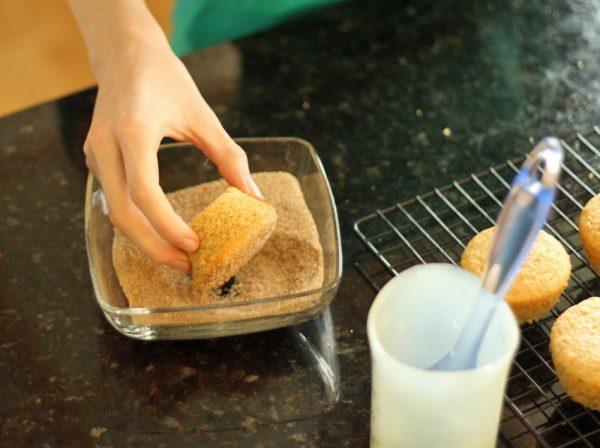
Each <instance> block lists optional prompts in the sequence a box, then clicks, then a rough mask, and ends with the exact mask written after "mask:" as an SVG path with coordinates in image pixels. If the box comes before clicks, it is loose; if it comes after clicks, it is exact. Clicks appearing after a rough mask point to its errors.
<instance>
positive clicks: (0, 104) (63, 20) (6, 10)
mask: <svg viewBox="0 0 600 448" xmlns="http://www.w3.org/2000/svg"><path fill="white" fill-rule="evenodd" d="M146 3H147V4H148V6H149V7H150V9H151V10H152V12H153V13H154V15H155V17H156V18H157V20H158V21H159V23H160V24H161V25H162V26H163V29H164V30H165V32H166V33H167V34H168V33H169V31H170V26H169V17H170V10H171V6H172V3H173V0H146ZM94 83H95V81H94V77H93V75H92V72H91V70H90V66H89V63H88V60H87V53H86V49H85V46H84V44H83V40H82V38H81V34H80V33H79V29H78V28H77V24H76V23H75V20H74V18H73V15H72V14H71V11H70V9H69V7H68V4H67V1H66V0H0V116H4V115H8V114H10V113H12V112H16V111H18V110H22V109H26V108H28V107H31V106H34V105H36V104H40V103H43V102H45V101H49V100H52V99H54V98H58V97H61V96H64V95H67V94H70V93H73V92H76V91H78V90H81V89H84V88H87V87H90V86H92V85H93V84H94Z"/></svg>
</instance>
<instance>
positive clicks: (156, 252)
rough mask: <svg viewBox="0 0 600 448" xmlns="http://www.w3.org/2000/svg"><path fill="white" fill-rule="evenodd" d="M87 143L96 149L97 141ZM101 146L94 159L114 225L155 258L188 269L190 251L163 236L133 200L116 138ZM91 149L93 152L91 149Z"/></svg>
mask: <svg viewBox="0 0 600 448" xmlns="http://www.w3.org/2000/svg"><path fill="white" fill-rule="evenodd" d="M86 146H87V147H88V148H94V145H93V144H89V143H87V142H86ZM101 148H102V149H101V151H96V153H95V155H94V157H93V158H91V160H94V165H95V173H96V176H97V177H98V179H99V180H100V183H101V184H102V188H103V190H104V194H105V195H106V200H107V203H108V209H109V216H110V219H111V221H112V223H113V225H114V226H115V227H117V228H118V229H119V230H120V231H122V232H123V233H124V234H125V235H126V236H127V237H128V238H129V239H130V240H131V241H132V242H133V243H134V244H135V245H137V246H138V247H139V248H140V249H141V250H142V251H143V252H145V253H146V254H147V255H148V256H149V257H150V258H151V259H153V260H154V261H156V262H158V263H162V264H167V265H169V266H171V267H172V268H174V269H177V270H179V271H182V272H188V271H189V270H190V262H189V259H188V257H187V254H186V253H185V252H183V251H182V250H180V249H178V248H176V247H174V246H173V245H171V244H169V242H167V241H166V240H165V239H164V238H162V237H161V236H160V235H159V233H158V232H157V231H156V230H155V228H154V227H153V226H152V225H151V224H150V222H149V221H148V219H147V218H146V217H145V216H144V214H143V213H142V211H141V210H140V209H139V208H138V207H137V206H136V204H135V203H134V202H133V201H132V199H131V197H130V195H129V189H128V186H127V178H126V174H125V166H124V163H123V159H122V157H121V152H120V151H119V148H118V145H117V143H116V140H115V141H113V140H112V139H105V140H104V141H103V142H101ZM88 151H90V152H93V151H92V150H91V149H88Z"/></svg>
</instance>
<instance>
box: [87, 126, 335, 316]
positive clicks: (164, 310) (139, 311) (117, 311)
mask: <svg viewBox="0 0 600 448" xmlns="http://www.w3.org/2000/svg"><path fill="white" fill-rule="evenodd" d="M233 140H234V141H235V142H236V143H238V144H240V146H243V143H244V142H265V141H267V142H268V141H281V140H284V141H295V142H298V143H300V144H301V145H302V146H304V147H305V148H306V149H307V150H308V153H309V154H310V156H311V159H312V160H313V162H314V164H315V166H316V167H317V170H318V172H319V173H320V174H321V177H322V179H323V181H324V183H325V187H326V190H327V198H328V200H329V201H328V202H329V204H328V206H329V210H330V212H331V216H332V218H333V222H334V226H333V231H334V240H335V246H336V249H335V251H336V254H337V257H336V266H335V270H336V272H335V278H334V279H333V281H331V282H330V283H328V284H327V285H324V286H321V287H320V288H315V289H311V290H306V291H301V292H296V293H293V294H286V295H283V296H270V297H262V298H259V299H253V300H246V301H237V302H229V303H226V304H220V303H214V304H205V305H188V306H179V307H137V308H129V307H127V308H121V307H116V306H113V305H110V304H108V303H106V302H105V301H104V300H103V298H102V297H103V295H102V294H101V293H100V288H99V285H98V280H97V278H96V275H95V272H94V271H95V264H94V263H93V257H92V250H91V249H92V247H93V246H92V238H91V230H90V222H91V211H92V205H91V204H92V188H93V186H94V181H97V179H96V177H95V176H94V175H93V173H92V172H91V171H90V172H88V177H87V181H86V192H85V206H84V207H85V210H84V232H85V245H86V252H87V258H88V266H89V270H90V277H91V279H92V285H93V288H94V295H95V296H96V301H97V302H98V304H99V305H100V307H101V308H102V309H103V310H104V311H106V312H109V313H111V314H113V315H148V314H170V313H181V312H191V311H205V310H215V309H218V310H223V309H235V308H240V307H245V306H251V305H259V304H263V303H270V302H275V301H277V302H281V301H287V300H294V299H298V298H301V297H308V296H312V295H315V294H321V293H326V292H328V291H332V290H335V289H336V288H337V287H338V286H339V284H340V283H341V279H342V269H343V260H342V245H341V239H340V224H339V218H338V213H337V207H336V205H335V199H334V197H333V192H332V190H331V185H330V183H329V179H328V178H327V174H326V172H325V169H324V167H323V164H322V162H321V159H320V158H319V156H318V154H317V152H316V150H315V149H314V147H313V145H312V144H311V143H310V142H309V141H307V140H305V139H302V138H299V137H237V138H234V139H233ZM186 146H189V147H192V148H195V146H194V145H193V144H191V143H189V142H168V143H162V144H161V145H159V148H158V150H159V151H164V150H169V149H174V148H181V147H186ZM196 149H197V148H196ZM197 150H198V151H200V150H199V149H197ZM98 185H100V183H99V182H98ZM99 188H100V189H101V188H102V187H101V185H100V187H99ZM119 287H121V286H120V285H119Z"/></svg>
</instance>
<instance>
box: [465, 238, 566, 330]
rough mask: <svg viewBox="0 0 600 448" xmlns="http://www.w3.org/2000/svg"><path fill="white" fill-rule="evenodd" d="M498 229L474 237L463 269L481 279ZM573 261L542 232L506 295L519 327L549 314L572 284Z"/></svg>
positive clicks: (556, 241)
mask: <svg viewBox="0 0 600 448" xmlns="http://www.w3.org/2000/svg"><path fill="white" fill-rule="evenodd" d="M494 231H495V227H490V228H488V229H485V230H484V231H482V232H480V233H479V234H477V235H475V237H474V238H473V239H472V240H471V241H469V244H467V247H466V248H465V250H464V252H463V254H462V257H461V259H460V265H461V267H462V268H463V269H466V270H467V271H470V272H472V273H474V274H475V275H478V276H479V277H481V276H482V275H483V271H484V269H485V264H486V261H487V259H488V255H489V253H490V250H491V246H492V240H493V238H494ZM570 274H571V260H570V259H569V255H568V254H567V252H566V251H565V249H564V248H563V247H562V245H561V244H560V242H558V240H557V239H556V238H554V237H553V236H551V235H549V234H548V233H546V232H544V231H543V230H542V231H540V233H539V234H538V236H537V238H536V240H535V242H534V244H533V247H532V249H531V251H530V252H529V255H528V256H527V258H526V259H525V262H524V263H523V266H521V269H520V270H519V272H518V273H517V275H516V277H515V279H514V281H513V284H512V285H511V287H510V288H509V290H508V292H507V293H506V297H505V299H506V301H507V302H508V304H509V305H510V307H511V308H512V310H513V312H514V313H515V317H516V318H517V321H518V322H519V323H525V322H533V321H535V320H537V319H539V318H540V317H542V316H543V315H544V314H545V313H547V312H548V311H550V310H551V309H552V307H553V306H554V305H555V304H556V302H557V301H558V299H559V298H560V295H561V294H562V292H563V291H564V290H565V288H566V287H567V284H568V283H569V275H570Z"/></svg>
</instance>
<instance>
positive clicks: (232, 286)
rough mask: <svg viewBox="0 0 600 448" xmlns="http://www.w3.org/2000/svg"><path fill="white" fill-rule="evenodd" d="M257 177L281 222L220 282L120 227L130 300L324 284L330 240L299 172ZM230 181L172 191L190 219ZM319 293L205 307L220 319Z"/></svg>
mask: <svg viewBox="0 0 600 448" xmlns="http://www.w3.org/2000/svg"><path fill="white" fill-rule="evenodd" d="M253 177H254V179H255V181H256V183H257V184H258V186H259V187H260V189H261V191H262V193H263V195H264V197H265V200H266V201H267V202H268V203H269V204H271V205H273V206H274V207H275V209H276V210H277V216H278V218H277V227H276V228H275V231H274V232H273V234H272V236H271V238H270V239H269V241H267V243H266V244H265V246H264V247H263V249H262V250H261V251H260V252H259V253H258V254H256V255H255V256H254V258H252V260H251V261H250V262H249V263H248V264H247V265H246V266H245V267H243V268H242V269H241V270H240V271H239V272H238V273H237V275H236V276H235V277H234V278H233V279H232V280H230V281H228V282H227V283H226V284H224V285H222V286H221V287H219V288H217V289H214V290H205V291H200V290H197V289H196V288H194V287H193V285H192V281H191V278H190V276H188V275H185V274H182V273H180V272H178V271H176V270H174V269H171V268H169V267H167V266H164V265H160V264H158V263H155V262H153V261H152V260H150V259H148V258H147V257H146V256H145V255H144V254H143V253H142V252H141V251H140V250H139V249H138V248H137V246H135V245H134V244H133V243H132V242H131V241H130V240H129V239H128V238H127V237H125V236H124V235H123V234H122V233H121V232H120V231H118V230H116V229H115V237H114V240H113V251H112V253H113V264H114V267H115V271H116V273H117V277H118V278H119V282H120V283H121V287H122V288H123V291H124V293H125V296H126V297H127V299H128V301H129V306H130V307H178V306H190V305H208V304H220V305H224V304H226V303H228V302H240V301H246V300H253V299H259V298H266V297H275V296H281V295H287V294H291V293H296V292H302V291H307V290H311V289H315V288H319V287H320V286H322V284H323V276H324V271H323V248H322V247H321V244H320V242H319V235H318V232H317V228H316V225H315V222H314V220H313V217H312V215H311V213H310V211H309V209H308V207H307V205H306V202H305V200H304V196H303V194H302V190H301V189H300V185H299V183H298V180H297V179H296V178H295V177H294V176H293V175H291V174H290V173H285V172H263V173H255V174H253ZM226 187H227V184H226V183H225V181H223V180H218V181H213V182H207V183H203V184H200V185H196V186H194V187H189V188H185V189H182V190H178V191H175V192H173V193H168V194H167V197H168V199H169V201H170V202H171V204H172V205H173V208H174V209H175V212H176V213H178V214H179V215H180V216H181V217H182V218H183V219H184V221H186V222H189V221H190V220H191V219H192V218H193V217H194V216H195V215H196V213H198V212H199V211H200V210H202V209H203V208H204V207H206V206H207V205H208V204H209V203H210V202H212V201H213V200H214V199H215V198H216V197H217V196H219V195H220V194H221V193H222V192H223V191H224V190H225V188H226ZM315 300H318V298H315V297H304V298H302V299H296V300H288V301H285V302H277V303H275V302H268V303H264V304H259V305H252V306H243V307H237V309H227V310H226V311H220V310H218V309H217V310H210V311H203V312H202V317H201V318H200V320H202V321H204V322H216V321H225V320H233V319H244V318H249V317H259V316H265V315H273V314H280V313H282V314H283V313H290V312H294V311H298V310H300V309H303V308H306V307H309V306H312V305H314V303H315ZM163 316H165V315H163ZM148 317H150V316H148ZM158 317H159V316H154V318H155V319H156V318H158ZM155 319H152V320H154V321H155ZM192 320H193V321H194V322H198V320H199V316H198V312H196V315H194V316H192V315H191V313H183V312H182V313H179V316H178V317H176V318H174V317H173V316H169V317H168V318H166V317H165V318H164V319H163V318H161V323H182V322H184V323H185V322H186V321H192ZM155 323H158V322H156V321H155Z"/></svg>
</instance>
